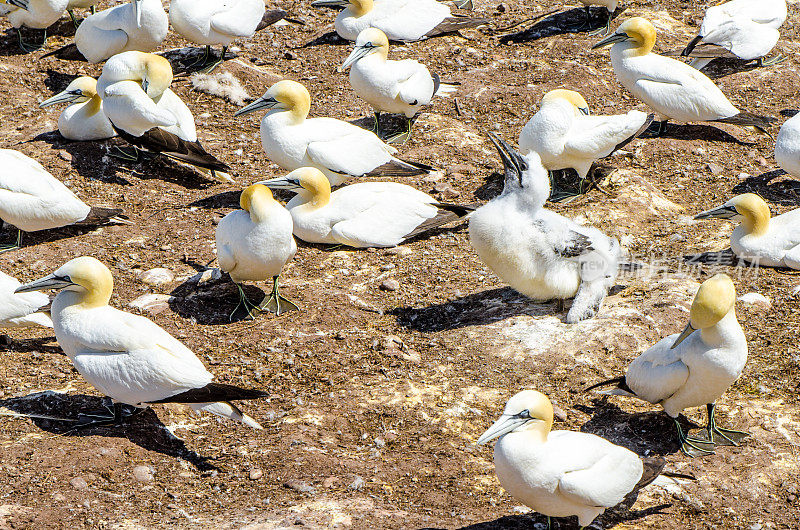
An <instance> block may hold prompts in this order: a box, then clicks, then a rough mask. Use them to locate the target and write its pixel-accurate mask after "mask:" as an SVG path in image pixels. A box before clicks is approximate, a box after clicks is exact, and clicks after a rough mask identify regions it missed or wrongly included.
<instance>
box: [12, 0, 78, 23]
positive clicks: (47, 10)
mask: <svg viewBox="0 0 800 530" xmlns="http://www.w3.org/2000/svg"><path fill="white" fill-rule="evenodd" d="M68 2H69V0H29V1H28V9H27V10H26V9H21V8H19V7H15V6H3V7H6V8H8V11H7V13H6V17H7V18H8V21H9V22H11V25H12V26H13V27H15V28H20V27H22V26H25V27H27V28H34V29H44V28H47V27H50V26H52V25H53V24H55V23H56V22H57V21H58V19H59V18H61V15H63V14H64V11H65V10H66V9H67V3H68Z"/></svg>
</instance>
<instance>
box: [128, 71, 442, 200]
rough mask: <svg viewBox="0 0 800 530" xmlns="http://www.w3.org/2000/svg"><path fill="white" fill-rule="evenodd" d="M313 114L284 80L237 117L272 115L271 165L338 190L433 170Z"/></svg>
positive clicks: (304, 94)
mask: <svg viewBox="0 0 800 530" xmlns="http://www.w3.org/2000/svg"><path fill="white" fill-rule="evenodd" d="M310 108H311V96H310V95H309V93H308V90H306V87H304V86H303V85H301V84H300V83H298V82H296V81H289V80H288V79H284V80H283V81H278V82H277V83H275V84H274V85H272V86H271V87H269V90H267V92H266V93H265V94H264V95H263V96H261V97H260V98H258V99H257V100H255V101H254V102H252V103H251V104H249V105H247V106H246V107H244V108H242V109H240V110H239V111H238V112H237V113H236V114H235V116H242V115H245V114H249V113H251V112H255V111H257V110H259V109H269V111H268V112H267V114H266V115H265V116H264V118H263V119H262V120H261V146H262V147H263V148H264V152H265V153H267V156H268V157H269V159H270V160H272V161H273V162H275V163H276V164H278V165H279V166H281V167H282V168H284V169H288V170H290V171H291V170H294V169H298V168H301V167H307V166H311V167H315V168H317V169H319V170H320V171H322V172H323V173H324V174H325V176H326V177H328V180H330V182H331V184H334V185H336V184H339V183H341V182H343V181H344V180H345V179H347V178H348V177H350V176H353V177H362V176H398V177H402V176H411V175H422V174H425V173H427V172H428V171H429V170H430V169H431V168H429V167H427V166H424V165H422V164H413V163H410V162H406V161H403V160H400V159H399V158H395V157H394V156H392V155H393V154H394V153H396V152H397V150H396V149H395V148H394V147H391V146H389V145H386V144H385V143H384V142H383V140H381V139H380V138H378V137H377V136H376V135H375V134H374V133H372V132H370V131H367V130H364V129H362V128H361V127H358V126H356V125H352V124H350V123H347V122H345V121H342V120H337V119H335V118H307V116H308V111H309V109H310ZM112 121H113V120H112Z"/></svg>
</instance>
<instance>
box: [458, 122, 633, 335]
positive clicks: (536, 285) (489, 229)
mask: <svg viewBox="0 0 800 530" xmlns="http://www.w3.org/2000/svg"><path fill="white" fill-rule="evenodd" d="M490 139H491V140H492V142H493V143H494V145H495V147H497V150H498V151H499V152H500V158H501V159H502V160H503V166H504V167H505V185H504V187H503V193H502V194H500V196H499V197H496V198H494V199H492V200H491V201H489V203H487V204H485V205H483V206H481V207H480V208H478V209H477V210H476V211H475V212H474V213H473V214H472V215H471V216H470V220H469V240H470V243H472V246H473V248H474V249H475V251H476V252H477V253H478V257H480V259H481V261H483V262H484V263H485V264H486V265H487V266H488V267H489V268H490V269H492V271H493V272H494V273H495V274H496V275H497V276H498V277H499V278H500V279H501V280H503V281H504V282H506V283H507V284H508V285H510V286H511V287H513V288H514V289H515V290H517V291H519V292H520V293H522V294H524V295H525V296H527V297H529V298H532V299H534V300H537V301H547V300H554V299H555V300H564V299H566V298H571V297H575V300H574V301H573V304H572V308H570V310H569V313H568V314H567V322H569V323H574V322H578V321H580V320H584V319H587V318H591V317H593V316H594V315H595V314H597V312H598V311H599V309H600V305H601V304H602V302H603V300H604V299H605V297H606V293H608V290H609V289H610V288H611V287H613V285H614V281H615V280H616V278H617V272H618V267H619V263H618V262H619V257H620V247H619V243H618V242H617V241H616V240H615V239H611V238H609V237H608V236H606V235H604V234H603V233H602V232H600V231H599V230H597V229H596V228H593V227H587V226H580V225H578V224H577V223H575V222H574V221H571V220H569V219H567V218H565V217H562V216H561V215H559V214H557V213H555V212H552V211H549V210H546V209H544V208H543V206H544V203H545V201H546V200H547V198H548V197H549V196H550V180H549V179H548V176H547V171H546V170H545V169H544V167H543V166H542V163H541V161H540V159H539V155H537V154H536V153H535V152H534V151H531V152H530V153H528V154H527V155H525V156H522V155H520V154H519V153H517V152H516V151H514V149H513V148H511V146H509V145H508V144H506V143H505V142H504V141H503V140H500V139H499V138H495V137H494V136H490Z"/></svg>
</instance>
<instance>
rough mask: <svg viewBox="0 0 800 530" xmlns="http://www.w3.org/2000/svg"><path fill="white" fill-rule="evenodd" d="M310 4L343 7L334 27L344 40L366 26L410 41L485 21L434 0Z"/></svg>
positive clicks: (320, 0)
mask: <svg viewBox="0 0 800 530" xmlns="http://www.w3.org/2000/svg"><path fill="white" fill-rule="evenodd" d="M311 5H312V6H316V7H343V8H344V10H343V11H342V12H341V13H339V15H338V16H337V17H336V20H335V21H334V28H335V29H336V33H338V34H339V36H340V37H342V38H343V39H347V40H356V39H357V38H358V34H359V33H361V32H362V31H364V30H365V29H367V28H377V29H379V30H381V31H383V32H384V33H385V34H386V36H387V37H388V38H389V40H393V41H401V42H412V41H417V40H422V39H427V38H430V37H437V36H439V35H446V34H448V33H453V32H456V31H459V30H462V29H467V28H472V27H475V26H482V25H484V24H486V23H487V22H488V19H485V18H470V17H464V16H450V8H449V7H448V6H446V5H444V4H443V3H441V2H437V1H436V0H315V1H314V2H311Z"/></svg>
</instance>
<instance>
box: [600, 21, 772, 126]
mask: <svg viewBox="0 0 800 530" xmlns="http://www.w3.org/2000/svg"><path fill="white" fill-rule="evenodd" d="M655 42H656V29H655V28H654V27H653V25H652V24H651V23H650V22H649V21H648V20H646V19H644V18H641V17H634V18H631V19H628V20H626V21H625V22H623V23H622V25H621V26H620V27H618V28H617V31H616V32H615V33H614V34H612V35H610V36H608V37H606V38H605V39H603V40H601V41H600V42H598V43H597V44H595V45H594V46H592V49H596V48H601V47H603V46H607V45H610V44H613V46H612V48H611V64H612V65H613V67H614V73H615V74H616V76H617V80H618V81H619V82H620V83H621V84H622V86H624V87H625V88H627V89H628V90H629V91H630V92H631V93H632V94H633V95H634V96H635V97H636V98H638V99H639V100H641V101H643V102H644V103H646V104H647V105H648V106H650V107H651V108H652V109H653V110H655V111H656V112H657V113H658V114H659V115H660V119H661V122H660V123H659V128H658V134H661V133H663V131H664V127H665V126H666V124H667V120H675V121H678V122H682V123H686V122H693V121H719V122H724V123H731V124H734V125H740V126H743V127H745V126H752V127H756V128H757V129H760V130H764V129H766V128H767V127H769V126H770V123H771V122H772V121H774V120H773V118H767V117H765V116H757V115H755V114H751V113H749V112H740V111H739V109H737V108H736V107H734V106H733V103H731V102H730V101H728V98H727V97H726V96H725V94H723V93H722V91H721V90H720V89H719V87H717V85H715V84H714V82H713V81H711V79H709V78H708V77H706V76H705V75H703V74H702V73H700V72H699V71H697V70H695V69H694V68H692V67H691V66H689V65H688V64H685V63H682V62H681V61H678V60H675V59H671V58H669V57H664V56H661V55H657V54H655V53H652V50H653V45H654V44H655Z"/></svg>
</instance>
